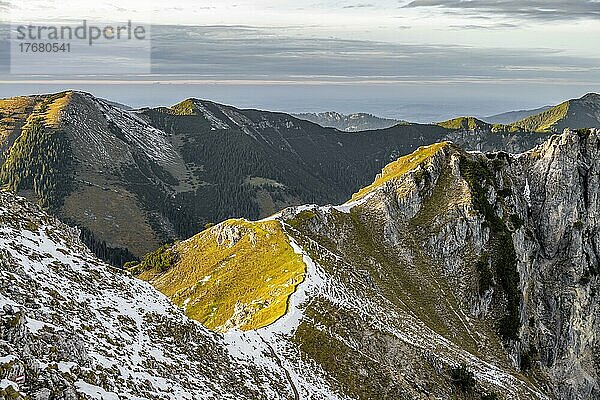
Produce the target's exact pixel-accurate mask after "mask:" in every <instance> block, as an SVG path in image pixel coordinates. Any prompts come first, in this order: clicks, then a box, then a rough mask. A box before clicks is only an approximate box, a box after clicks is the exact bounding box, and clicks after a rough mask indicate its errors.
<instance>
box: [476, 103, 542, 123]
mask: <svg viewBox="0 0 600 400" xmlns="http://www.w3.org/2000/svg"><path fill="white" fill-rule="evenodd" d="M550 108H552V106H545V107H540V108H536V109H533V110H519V111H508V112H504V113H501V114H496V115H490V116H489V117H481V118H480V119H481V120H483V121H485V122H487V123H488V124H503V125H510V124H512V123H514V122H517V121H519V120H521V119H523V118H527V117H529V116H531V115H535V114H539V113H541V112H544V111H546V110H548V109H550Z"/></svg>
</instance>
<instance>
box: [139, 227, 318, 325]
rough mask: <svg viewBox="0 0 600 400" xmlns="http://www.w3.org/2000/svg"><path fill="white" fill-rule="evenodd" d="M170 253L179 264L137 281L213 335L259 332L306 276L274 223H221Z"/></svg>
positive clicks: (276, 316) (280, 311)
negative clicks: (236, 330)
mask: <svg viewBox="0 0 600 400" xmlns="http://www.w3.org/2000/svg"><path fill="white" fill-rule="evenodd" d="M228 237H229V238H234V239H233V240H231V241H230V240H228V239H226V238H228ZM174 250H175V252H176V253H177V255H178V257H179V259H178V260H177V262H176V264H175V266H174V267H173V268H171V269H170V270H169V271H167V272H166V273H164V274H163V275H160V276H157V277H154V278H152V276H151V275H152V274H146V276H144V274H142V275H141V276H140V278H142V279H144V278H146V279H148V280H150V282H151V283H152V285H154V286H155V287H156V288H157V289H158V290H160V291H161V292H163V293H164V294H165V295H167V296H168V297H169V298H171V299H172V300H173V302H174V303H175V304H177V305H178V306H180V307H182V308H184V310H185V312H186V314H187V315H188V316H189V317H190V318H192V319H195V320H197V321H199V322H201V323H202V324H204V325H205V326H206V327H208V328H210V329H213V330H216V331H225V330H228V329H231V328H234V327H235V328H239V329H242V330H251V329H258V328H261V327H264V326H267V325H269V324H271V323H273V322H275V321H276V320H277V319H279V318H280V317H282V316H283V315H284V314H285V313H286V311H287V307H288V300H289V297H290V295H291V294H292V293H293V292H294V291H295V289H296V286H297V285H298V284H300V283H301V282H302V281H303V280H304V274H305V272H306V265H305V264H304V262H303V261H302V256H301V255H298V254H296V253H295V252H294V250H293V249H292V247H291V245H290V244H289V239H288V237H287V235H286V234H285V232H284V231H283V229H282V227H281V224H280V223H279V221H263V222H248V221H245V220H229V221H225V222H223V223H221V224H219V225H217V226H215V227H213V228H211V229H209V230H207V231H204V232H202V233H200V234H198V235H196V236H195V237H193V238H192V239H190V240H187V241H185V242H182V243H179V244H177V245H176V246H175V247H174Z"/></svg>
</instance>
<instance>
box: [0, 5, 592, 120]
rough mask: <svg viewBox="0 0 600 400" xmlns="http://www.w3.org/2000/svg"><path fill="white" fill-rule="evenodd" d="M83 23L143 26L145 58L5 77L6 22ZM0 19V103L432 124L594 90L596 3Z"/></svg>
mask: <svg viewBox="0 0 600 400" xmlns="http://www.w3.org/2000/svg"><path fill="white" fill-rule="evenodd" d="M83 19H86V20H88V21H95V22H96V23H98V24H99V23H100V22H103V23H106V24H109V23H119V22H122V21H127V20H133V21H136V22H139V23H144V24H148V26H151V46H150V48H149V53H148V58H147V59H144V57H145V55H144V52H143V51H142V52H140V53H139V54H137V53H136V54H133V53H135V52H129V50H127V51H124V52H123V51H121V52H119V51H118V49H117V48H116V46H113V47H102V46H97V47H94V49H98V50H94V51H97V52H98V54H96V56H97V57H98V61H93V62H92V61H90V62H91V64H90V65H91V67H86V68H84V69H83V73H82V71H77V74H74V73H70V70H69V69H68V68H67V67H68V66H72V65H73V63H69V62H48V60H49V59H44V62H42V63H40V65H39V66H38V65H37V64H36V65H35V68H33V70H32V71H28V70H27V69H26V68H21V69H19V71H21V72H22V71H26V70H27V73H20V74H19V73H15V71H13V73H10V71H9V68H8V65H9V64H10V63H9V60H10V59H11V58H10V47H9V44H8V43H7V42H8V40H7V36H8V35H9V28H8V25H7V24H13V25H15V24H19V23H37V24H39V23H41V22H42V21H45V22H46V23H59V22H60V21H72V22H77V21H81V20H83ZM0 21H3V22H4V23H5V25H4V27H3V28H0V97H7V96H12V95H17V94H25V93H39V92H53V91H58V90H62V89H65V88H75V89H81V90H86V91H91V92H93V93H94V94H97V95H99V96H103V97H107V98H110V99H111V100H115V101H119V102H122V103H126V104H130V105H133V106H155V105H168V104H172V103H175V102H177V101H179V100H181V99H183V98H186V97H199V98H207V99H211V100H215V101H220V102H224V103H228V104H233V105H236V106H240V107H252V108H263V109H270V110H279V111H287V112H302V111H327V110H336V111H339V112H346V113H348V112H371V113H374V114H378V115H382V116H387V117H395V118H401V119H407V120H412V121H418V122H431V121H434V120H441V119H444V118H446V117H448V118H449V117H452V116H457V115H476V116H485V115H491V114H495V113H499V112H502V111H508V110H513V109H525V108H536V107H539V106H543V105H547V104H556V103H559V102H561V101H562V100H565V99H568V98H575V97H580V96H582V95H584V94H585V93H587V92H593V91H595V92H600V62H599V61H600V40H598V38H600V1H598V0H571V1H555V0H545V1H539V0H538V1H516V0H413V1H411V0H406V1H403V0H400V1H397V0H395V1H394V0H384V1H369V0H356V1H352V0H348V1H333V0H323V1H318V0H317V1H310V0H309V1H296V0H277V1H268V0H259V1H248V0H220V1H197V0H194V1H192V0H180V1H177V2H174V3H172V4H170V3H167V4H166V5H165V1H164V0H161V1H157V0H146V1H141V0H134V1H120V2H117V1H81V0H80V1H64V0H63V1H55V0H44V1H39V0H28V1H27V2H22V1H16V0H15V1H6V0H0ZM149 31H150V30H149ZM3 38H4V39H3ZM107 51H108V53H105V52H107ZM126 54H132V55H131V56H127V55H126ZM86 57H87V58H86V59H89V60H92V59H93V55H90V56H86ZM83 58H84V57H80V60H82V59H83ZM16 59H17V58H16V57H15V55H14V53H13V58H12V60H13V62H14V60H16ZM146 64H147V65H148V66H149V68H148V70H147V71H145V70H143V68H141V70H140V71H138V70H135V69H134V68H133V69H132V67H133V66H136V67H142V66H144V65H146ZM31 65H33V64H31ZM31 65H30V66H31ZM3 66H4V68H3ZM100 67H102V68H100ZM38 70H39V71H40V72H37V71H38Z"/></svg>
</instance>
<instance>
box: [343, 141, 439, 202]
mask: <svg viewBox="0 0 600 400" xmlns="http://www.w3.org/2000/svg"><path fill="white" fill-rule="evenodd" d="M448 145H449V143H448V142H441V143H435V144H432V145H430V146H423V147H419V148H418V149H417V150H416V151H414V152H413V153H412V154H409V155H407V156H404V157H400V158H399V159H397V160H396V161H394V162H391V163H389V164H388V165H386V166H385V167H384V168H383V171H382V172H381V173H380V174H379V175H377V178H375V181H374V182H373V183H372V184H370V185H369V186H366V187H364V188H362V189H361V190H359V191H358V193H355V194H354V195H353V196H352V200H351V201H356V200H359V199H361V198H362V197H364V196H366V195H367V194H369V193H370V192H372V191H373V190H375V189H376V188H378V187H380V186H382V185H383V184H385V183H386V182H389V181H391V180H393V179H397V178H400V177H402V176H403V175H404V174H406V173H407V172H410V171H412V170H413V169H415V168H417V167H418V166H419V165H420V164H421V163H422V162H424V161H426V160H427V159H429V158H430V157H432V156H434V155H435V154H436V153H437V152H438V151H440V150H441V149H443V148H444V147H446V146H448Z"/></svg>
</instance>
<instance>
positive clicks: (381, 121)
mask: <svg viewBox="0 0 600 400" xmlns="http://www.w3.org/2000/svg"><path fill="white" fill-rule="evenodd" d="M292 115H293V116H295V117H297V118H300V119H304V120H307V121H310V122H314V123H315V124H318V125H321V126H323V127H326V128H336V129H338V130H340V131H344V132H360V131H369V130H375V129H385V128H390V127H392V126H394V125H398V124H401V123H405V121H401V120H397V119H389V118H381V117H377V116H375V115H373V114H367V113H355V114H340V113H338V112H335V111H328V112H322V113H300V114H292Z"/></svg>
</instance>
